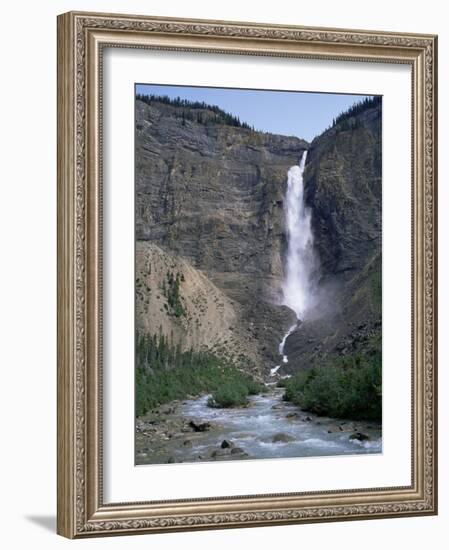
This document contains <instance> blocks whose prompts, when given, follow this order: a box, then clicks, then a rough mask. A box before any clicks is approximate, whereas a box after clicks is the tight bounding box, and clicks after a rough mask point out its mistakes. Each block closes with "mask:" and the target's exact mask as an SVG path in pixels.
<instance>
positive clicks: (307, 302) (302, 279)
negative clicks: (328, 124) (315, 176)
mask: <svg viewBox="0 0 449 550" xmlns="http://www.w3.org/2000/svg"><path fill="white" fill-rule="evenodd" d="M306 158H307V151H304V153H303V154H302V157H301V161H300V163H299V166H292V167H291V168H290V170H289V171H288V179H287V192H286V194H285V200H284V212H285V228H286V233H287V256H286V261H285V274H284V282H283V285H282V293H283V300H282V304H283V305H286V306H288V307H289V308H290V309H292V310H293V311H294V312H295V313H296V317H297V319H298V321H300V320H302V319H303V318H304V315H305V313H306V311H307V309H308V308H309V307H310V306H311V304H312V299H313V287H312V271H313V267H314V259H313V235H312V226H311V214H310V209H308V208H306V205H305V203H304V179H303V174H304V167H305V164H306ZM297 326H298V322H296V323H295V324H294V325H293V326H291V327H290V328H289V329H288V331H287V333H286V334H285V335H284V337H283V339H282V341H281V343H280V344H279V355H281V356H282V362H283V363H288V357H287V355H285V354H284V346H285V343H286V341H287V338H288V337H289V336H290V334H291V333H292V332H293V331H294V330H295V329H296V328H297ZM280 368H281V365H278V366H276V367H274V368H273V369H271V375H275V374H276V373H277V371H278V370H279V369H280Z"/></svg>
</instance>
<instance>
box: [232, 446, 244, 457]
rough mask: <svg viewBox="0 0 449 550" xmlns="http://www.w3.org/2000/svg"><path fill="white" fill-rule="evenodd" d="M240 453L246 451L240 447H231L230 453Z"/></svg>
mask: <svg viewBox="0 0 449 550" xmlns="http://www.w3.org/2000/svg"><path fill="white" fill-rule="evenodd" d="M241 454H244V455H247V453H245V451H244V450H243V449H242V448H241V447H234V448H233V449H231V455H241Z"/></svg>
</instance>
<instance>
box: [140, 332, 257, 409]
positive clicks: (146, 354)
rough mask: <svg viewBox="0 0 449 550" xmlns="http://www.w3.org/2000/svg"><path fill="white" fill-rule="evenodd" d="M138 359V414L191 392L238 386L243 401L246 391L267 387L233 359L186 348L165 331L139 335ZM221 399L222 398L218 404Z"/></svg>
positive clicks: (236, 392) (250, 392)
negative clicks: (233, 361) (246, 372)
mask: <svg viewBox="0 0 449 550" xmlns="http://www.w3.org/2000/svg"><path fill="white" fill-rule="evenodd" d="M136 363H137V368H136V415H137V416H141V415H143V414H145V413H146V412H147V411H148V410H150V409H152V408H154V407H157V406H158V405H160V404H162V403H167V402H169V401H173V400H175V399H184V398H185V397H187V396H189V395H200V394H202V393H214V392H217V391H218V390H221V389H222V388H227V387H231V386H232V387H235V388H238V389H236V390H235V397H236V398H237V400H238V401H241V397H240V394H241V393H242V392H243V393H244V394H245V399H246V397H247V396H248V395H253V394H255V393H259V392H261V391H263V390H264V386H263V384H260V383H258V382H256V381H255V380H254V379H253V378H252V377H251V376H249V375H247V374H244V373H243V372H242V371H241V370H240V369H239V368H238V366H237V365H235V364H233V363H231V362H230V361H227V360H225V359H223V358H220V357H217V356H216V355H214V354H213V353H211V352H209V351H198V352H194V351H192V350H189V351H184V352H182V351H181V349H180V347H179V346H173V345H171V344H170V343H169V341H168V339H167V338H166V337H165V336H164V335H162V334H161V335H160V336H155V335H153V336H149V335H139V336H137V339H136ZM239 366H240V365H239ZM241 366H242V367H243V366H244V365H243V364H242V365H241ZM242 388H243V390H242ZM220 402H221V399H220V398H219V399H218V400H217V405H218V404H219V403H220ZM228 406H231V405H228Z"/></svg>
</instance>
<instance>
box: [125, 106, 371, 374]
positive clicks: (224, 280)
mask: <svg viewBox="0 0 449 550" xmlns="http://www.w3.org/2000/svg"><path fill="white" fill-rule="evenodd" d="M380 117H381V113H380V106H379V105H376V106H374V107H372V108H368V109H366V110H364V111H363V112H361V113H358V114H357V115H355V116H354V117H350V118H349V119H345V121H343V122H341V123H338V124H336V125H335V126H333V127H332V128H331V129H329V130H328V131H326V132H325V133H323V134H322V135H321V136H320V137H318V138H316V139H315V140H314V141H313V142H312V144H308V143H307V142H306V141H304V140H301V139H298V138H296V137H287V136H278V135H273V134H268V133H263V132H257V131H254V130H252V129H250V128H248V127H241V126H238V125H233V124H230V123H229V121H228V120H227V119H226V117H225V116H222V115H221V114H220V112H217V110H215V111H214V110H211V109H208V108H207V106H206V107H203V108H199V107H198V106H196V107H195V108H192V107H189V106H186V105H173V104H170V103H166V102H159V101H151V102H145V101H141V100H137V102H136V239H137V245H136V323H137V329H138V330H139V331H141V332H146V333H152V334H154V333H157V332H158V331H162V332H163V333H164V334H165V335H166V336H168V337H170V338H172V340H173V342H174V344H180V345H181V346H182V347H183V348H185V349H187V348H188V347H194V348H209V349H212V350H214V352H216V353H221V354H225V355H228V356H229V355H230V356H231V357H239V356H241V357H243V356H244V357H247V358H248V359H249V360H250V364H251V367H250V368H251V369H252V370H253V372H255V373H259V374H260V375H266V374H267V373H268V371H269V369H270V367H273V366H274V365H276V364H278V362H279V356H278V345H279V341H280V340H281V339H282V336H283V335H284V334H285V332H286V330H287V329H288V328H289V327H290V326H291V325H292V323H293V322H294V319H295V315H294V313H293V312H292V311H291V310H289V309H288V308H286V307H284V306H279V305H277V304H278V303H279V298H280V288H281V283H282V278H283V259H284V253H285V247H286V237H285V230H284V212H283V199H284V193H285V187H286V181H287V172H288V169H289V168H290V167H291V166H292V165H295V164H298V163H299V159H300V156H301V155H302V152H303V151H304V150H305V149H309V154H308V158H307V164H306V169H305V174H304V176H305V193H306V202H307V205H308V206H309V207H310V208H311V210H312V224H313V232H314V239H315V251H316V255H317V259H318V263H319V266H320V267H319V271H318V272H317V274H316V277H317V281H318V283H319V284H318V285H317V286H318V288H319V289H320V291H319V296H318V303H317V308H316V311H315V312H313V315H311V316H310V317H309V318H307V319H305V320H304V322H303V323H302V324H301V326H300V329H299V330H297V331H296V332H294V333H293V334H292V335H291V336H290V337H289V338H288V340H287V343H286V348H285V350H286V353H287V354H288V356H289V363H288V365H286V366H285V370H284V373H285V372H294V371H295V370H297V369H298V368H307V367H309V366H311V365H312V364H313V362H315V361H317V360H322V359H324V358H326V357H332V356H333V355H335V354H337V355H338V354H344V353H350V352H351V350H354V349H356V348H357V346H359V344H360V342H361V345H364V344H363V343H364V342H365V341H368V339H369V338H371V337H372V336H373V335H376V334H380V319H381V315H380V288H381V285H380V276H381V257H380V250H381V248H380V243H381V157H380V154H381V153H380V152H381V147H380V140H381V125H380Z"/></svg>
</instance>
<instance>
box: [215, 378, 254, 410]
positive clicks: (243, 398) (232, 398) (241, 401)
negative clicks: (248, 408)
mask: <svg viewBox="0 0 449 550" xmlns="http://www.w3.org/2000/svg"><path fill="white" fill-rule="evenodd" d="M248 395H249V393H248V388H247V387H246V386H245V385H244V384H241V383H239V382H235V381H233V382H227V383H226V384H224V385H223V386H221V388H218V390H217V391H215V392H214V393H213V394H212V397H209V400H208V402H207V404H208V405H209V407H223V408H229V407H244V406H245V405H247V404H248Z"/></svg>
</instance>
